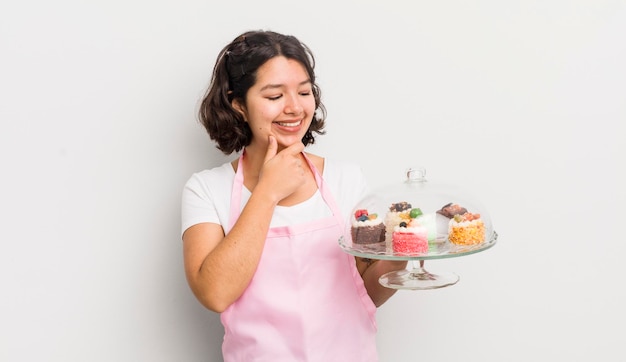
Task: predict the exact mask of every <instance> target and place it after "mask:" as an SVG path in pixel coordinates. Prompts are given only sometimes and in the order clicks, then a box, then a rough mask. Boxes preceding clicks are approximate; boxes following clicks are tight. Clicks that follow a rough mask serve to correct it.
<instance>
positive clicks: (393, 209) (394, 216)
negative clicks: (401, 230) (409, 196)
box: [385, 201, 421, 236]
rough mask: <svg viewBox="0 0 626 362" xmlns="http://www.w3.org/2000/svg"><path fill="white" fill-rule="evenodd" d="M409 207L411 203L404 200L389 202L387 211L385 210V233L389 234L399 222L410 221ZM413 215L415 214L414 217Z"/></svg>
mask: <svg viewBox="0 0 626 362" xmlns="http://www.w3.org/2000/svg"><path fill="white" fill-rule="evenodd" d="M411 209H412V206H411V204H409V203H408V202H406V201H403V202H398V203H395V204H391V206H389V212H387V215H385V227H386V229H387V235H389V236H390V235H391V234H392V233H393V231H394V229H395V228H396V226H398V225H400V223H401V222H406V223H408V222H409V221H411ZM416 210H417V209H416ZM420 213H421V211H420ZM415 217H416V216H414V218H415Z"/></svg>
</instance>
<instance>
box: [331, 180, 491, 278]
mask: <svg viewBox="0 0 626 362" xmlns="http://www.w3.org/2000/svg"><path fill="white" fill-rule="evenodd" d="M496 240H497V234H496V232H495V230H494V228H493V225H492V222H491V218H490V216H489V213H488V211H487V209H486V208H485V207H484V206H483V205H482V204H481V203H480V201H478V200H477V199H476V198H475V197H474V196H473V195H470V194H469V193H468V192H467V191H466V190H462V189H461V188H459V187H456V186H453V185H448V184H440V183H433V182H430V181H428V180H427V179H426V171H425V169H423V168H413V169H408V170H407V172H406V179H405V181H404V182H398V183H397V184H391V185H386V186H385V187H381V188H377V189H375V190H373V191H372V192H371V193H370V194H369V195H368V196H366V197H365V198H364V199H362V200H361V201H360V202H359V203H358V204H357V205H356V206H355V208H354V210H353V213H352V215H351V217H350V223H348V224H347V225H346V228H345V230H344V233H343V236H342V237H341V238H340V240H339V245H340V246H341V248H342V249H343V250H344V251H345V252H347V253H350V254H352V255H355V256H359V257H363V258H369V259H386V260H409V261H411V263H412V264H413V261H419V262H420V265H419V267H418V266H417V265H413V266H412V267H413V270H402V271H398V272H392V273H388V274H386V275H384V276H383V277H381V279H380V282H381V284H383V285H384V286H387V287H390V288H396V289H433V288H440V287H443V286H448V285H452V284H455V283H456V282H457V281H458V280H459V278H458V276H456V275H454V274H452V275H447V276H446V275H435V274H431V273H429V272H427V271H425V270H424V269H423V266H424V261H425V260H429V259H441V258H451V257H459V256H464V255H470V254H474V253H477V252H480V251H484V250H487V249H489V248H490V247H492V246H493V245H495V243H496Z"/></svg>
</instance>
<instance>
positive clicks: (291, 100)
mask: <svg viewBox="0 0 626 362" xmlns="http://www.w3.org/2000/svg"><path fill="white" fill-rule="evenodd" d="M303 109H304V108H303V107H302V104H301V103H300V100H299V99H298V96H297V95H292V96H289V97H286V103H285V110H284V111H285V113H287V114H295V115H298V114H300V113H302V110H303Z"/></svg>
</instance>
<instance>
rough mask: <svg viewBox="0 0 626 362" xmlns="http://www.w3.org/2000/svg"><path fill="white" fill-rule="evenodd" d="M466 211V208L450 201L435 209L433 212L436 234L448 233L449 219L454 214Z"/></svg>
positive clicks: (461, 213)
mask: <svg viewBox="0 0 626 362" xmlns="http://www.w3.org/2000/svg"><path fill="white" fill-rule="evenodd" d="M466 212H467V209H466V208H464V207H462V206H460V205H458V204H454V203H452V202H450V203H448V204H445V205H444V206H443V207H442V208H441V209H439V210H437V212H436V214H435V219H436V224H437V234H440V235H445V234H447V233H448V228H449V224H450V219H452V218H453V217H454V216H455V215H463V214H465V213H466Z"/></svg>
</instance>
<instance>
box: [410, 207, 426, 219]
mask: <svg viewBox="0 0 626 362" xmlns="http://www.w3.org/2000/svg"><path fill="white" fill-rule="evenodd" d="M422 214H423V213H422V210H420V208H415V209H411V212H410V213H409V216H411V219H415V218H417V217H418V216H421V215H422Z"/></svg>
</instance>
